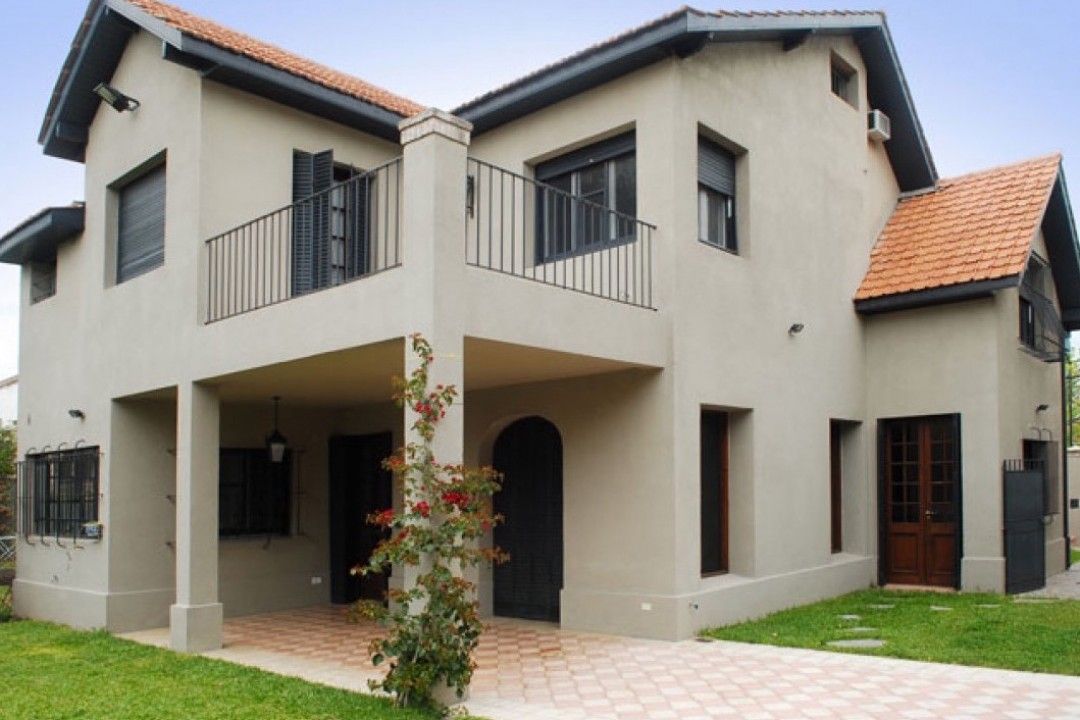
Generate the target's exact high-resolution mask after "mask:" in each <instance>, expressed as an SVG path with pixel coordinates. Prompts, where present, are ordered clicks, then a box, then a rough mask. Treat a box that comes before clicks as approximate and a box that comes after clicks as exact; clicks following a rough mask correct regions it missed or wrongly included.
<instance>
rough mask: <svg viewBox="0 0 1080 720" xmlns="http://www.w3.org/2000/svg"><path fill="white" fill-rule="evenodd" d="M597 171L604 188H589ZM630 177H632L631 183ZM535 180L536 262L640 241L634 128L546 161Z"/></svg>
mask: <svg viewBox="0 0 1080 720" xmlns="http://www.w3.org/2000/svg"><path fill="white" fill-rule="evenodd" d="M598 168H599V169H601V170H600V173H599V175H601V176H602V178H603V179H602V187H591V186H587V185H586V184H585V180H587V179H589V178H588V175H589V174H590V173H592V174H597V173H596V170H597V169H598ZM620 172H621V173H622V175H621V176H620ZM628 176H629V177H630V178H632V183H630V184H629V185H627V184H626V182H625V181H626V178H627V177H628ZM535 177H536V180H537V188H536V251H535V259H536V262H537V264H542V263H546V262H553V261H557V260H564V259H568V258H573V257H577V256H580V255H587V254H589V253H593V252H598V251H602V250H608V249H611V248H615V247H619V246H621V245H626V244H629V243H632V242H634V240H635V239H636V232H637V221H636V216H637V144H636V135H635V132H634V131H633V130H631V131H629V132H626V133H622V134H620V135H617V136H615V137H612V138H608V139H607V140H602V141H600V142H597V143H593V144H591V145H588V146H586V147H583V148H581V149H578V150H575V151H573V152H569V153H566V154H565V155H560V156H559V157H557V158H554V159H552V160H548V161H545V162H543V163H541V164H539V165H537V166H536V168H535ZM620 179H622V181H623V182H622V183H620ZM627 198H629V199H627Z"/></svg>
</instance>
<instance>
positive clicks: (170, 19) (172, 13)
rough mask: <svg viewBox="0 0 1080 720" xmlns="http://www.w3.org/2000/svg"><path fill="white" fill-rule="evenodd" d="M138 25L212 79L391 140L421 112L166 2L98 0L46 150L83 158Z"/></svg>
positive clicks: (57, 100) (75, 50)
mask: <svg viewBox="0 0 1080 720" xmlns="http://www.w3.org/2000/svg"><path fill="white" fill-rule="evenodd" d="M139 29H142V30H145V31H147V32H149V33H151V34H153V35H155V36H156V37H158V38H160V39H161V41H162V43H163V48H164V50H163V52H164V57H165V58H166V59H168V60H173V61H175V62H178V63H181V64H183V65H187V66H190V67H193V68H195V69H197V70H199V71H201V72H202V73H203V74H204V75H205V76H206V77H210V78H212V79H214V80H216V81H219V82H222V83H225V84H227V85H232V86H234V87H238V88H240V89H242V90H247V91H249V92H253V93H255V94H258V95H262V96H264V97H268V98H270V99H272V100H275V101H278V102H281V103H284V104H287V105H293V106H296V107H299V108H300V109H302V110H305V111H306V112H311V113H313V114H316V115H320V116H323V117H327V118H329V119H331V120H335V121H337V122H342V123H344V124H347V125H351V126H353V127H357V128H359V129H361V130H364V131H366V132H371V133H373V134H376V135H379V136H381V137H385V138H388V139H394V140H396V139H397V123H398V122H399V121H400V120H401V119H402V118H404V117H408V116H410V115H413V114H415V113H417V112H419V111H420V110H421V109H422V107H421V106H420V105H418V104H417V103H414V102H413V101H411V100H407V99H406V98H403V97H401V96H399V95H395V94H394V93H391V92H390V91H388V90H384V89H382V88H380V87H377V86H375V85H372V84H371V83H368V82H365V81H364V80H361V79H360V78H357V77H353V76H352V75H348V74H346V73H343V72H339V71H337V70H334V69H332V68H329V67H326V66H324V65H320V64H319V63H316V62H314V61H312V60H308V59H306V58H303V57H300V56H298V55H295V54H293V53H290V52H288V51H286V50H282V49H281V48H278V47H276V46H274V45H271V44H269V43H266V42H263V41H261V40H257V39H255V38H253V37H250V36H248V35H244V34H243V33H240V32H237V31H235V30H231V29H229V28H227V27H224V26H222V25H219V24H217V23H215V22H212V21H210V20H206V19H203V18H201V17H198V16H196V15H192V14H191V13H189V12H187V11H185V10H182V9H180V8H178V7H175V6H173V5H169V4H166V3H163V2H159V0H91V2H90V4H89V6H88V7H87V10H86V15H85V16H84V18H83V21H82V23H81V24H80V26H79V29H78V32H77V33H76V35H75V39H74V41H73V42H72V45H71V51H70V52H69V54H68V57H67V59H66V60H65V61H64V66H63V69H62V70H61V71H60V76H59V77H58V78H57V81H56V87H55V89H54V90H53V94H52V97H51V99H50V100H49V106H48V109H47V110H46V113H45V119H44V122H43V123H42V127H41V133H40V135H39V136H38V142H40V143H41V144H42V145H44V148H45V153H46V154H47V155H54V156H57V157H63V158H67V159H71V160H78V161H81V160H82V159H83V154H84V150H85V145H86V139H87V136H88V132H89V126H90V121H91V120H92V118H93V116H94V112H95V111H96V110H97V107H98V98H97V97H96V96H95V95H93V93H92V92H91V91H92V90H93V88H94V86H95V85H97V84H98V83H99V82H107V81H108V80H109V79H110V77H111V76H112V73H113V72H114V71H115V70H116V66H117V64H118V63H119V62H120V57H121V56H122V55H123V52H124V48H125V47H126V45H127V41H128V39H129V38H130V37H131V35H132V34H133V33H134V32H136V31H137V30H139Z"/></svg>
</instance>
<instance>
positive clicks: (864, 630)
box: [844, 627, 878, 633]
mask: <svg viewBox="0 0 1080 720" xmlns="http://www.w3.org/2000/svg"><path fill="white" fill-rule="evenodd" d="M877 631H878V629H877V628H874V627H849V628H844V632H849V633H876V632H877Z"/></svg>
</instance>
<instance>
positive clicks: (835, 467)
mask: <svg viewBox="0 0 1080 720" xmlns="http://www.w3.org/2000/svg"><path fill="white" fill-rule="evenodd" d="M843 430H844V426H843V424H842V423H840V422H839V421H837V420H830V421H829V529H830V538H829V546H830V549H831V550H832V552H833V553H838V552H841V551H842V550H843V549H844V460H843Z"/></svg>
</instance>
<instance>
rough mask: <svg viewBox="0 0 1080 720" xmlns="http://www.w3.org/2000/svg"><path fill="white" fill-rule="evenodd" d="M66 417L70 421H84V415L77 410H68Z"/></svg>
mask: <svg viewBox="0 0 1080 720" xmlns="http://www.w3.org/2000/svg"><path fill="white" fill-rule="evenodd" d="M68 415H70V416H71V419H72V420H85V419H86V413H84V412H83V411H82V410H79V409H78V408H72V409H71V410H68Z"/></svg>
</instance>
